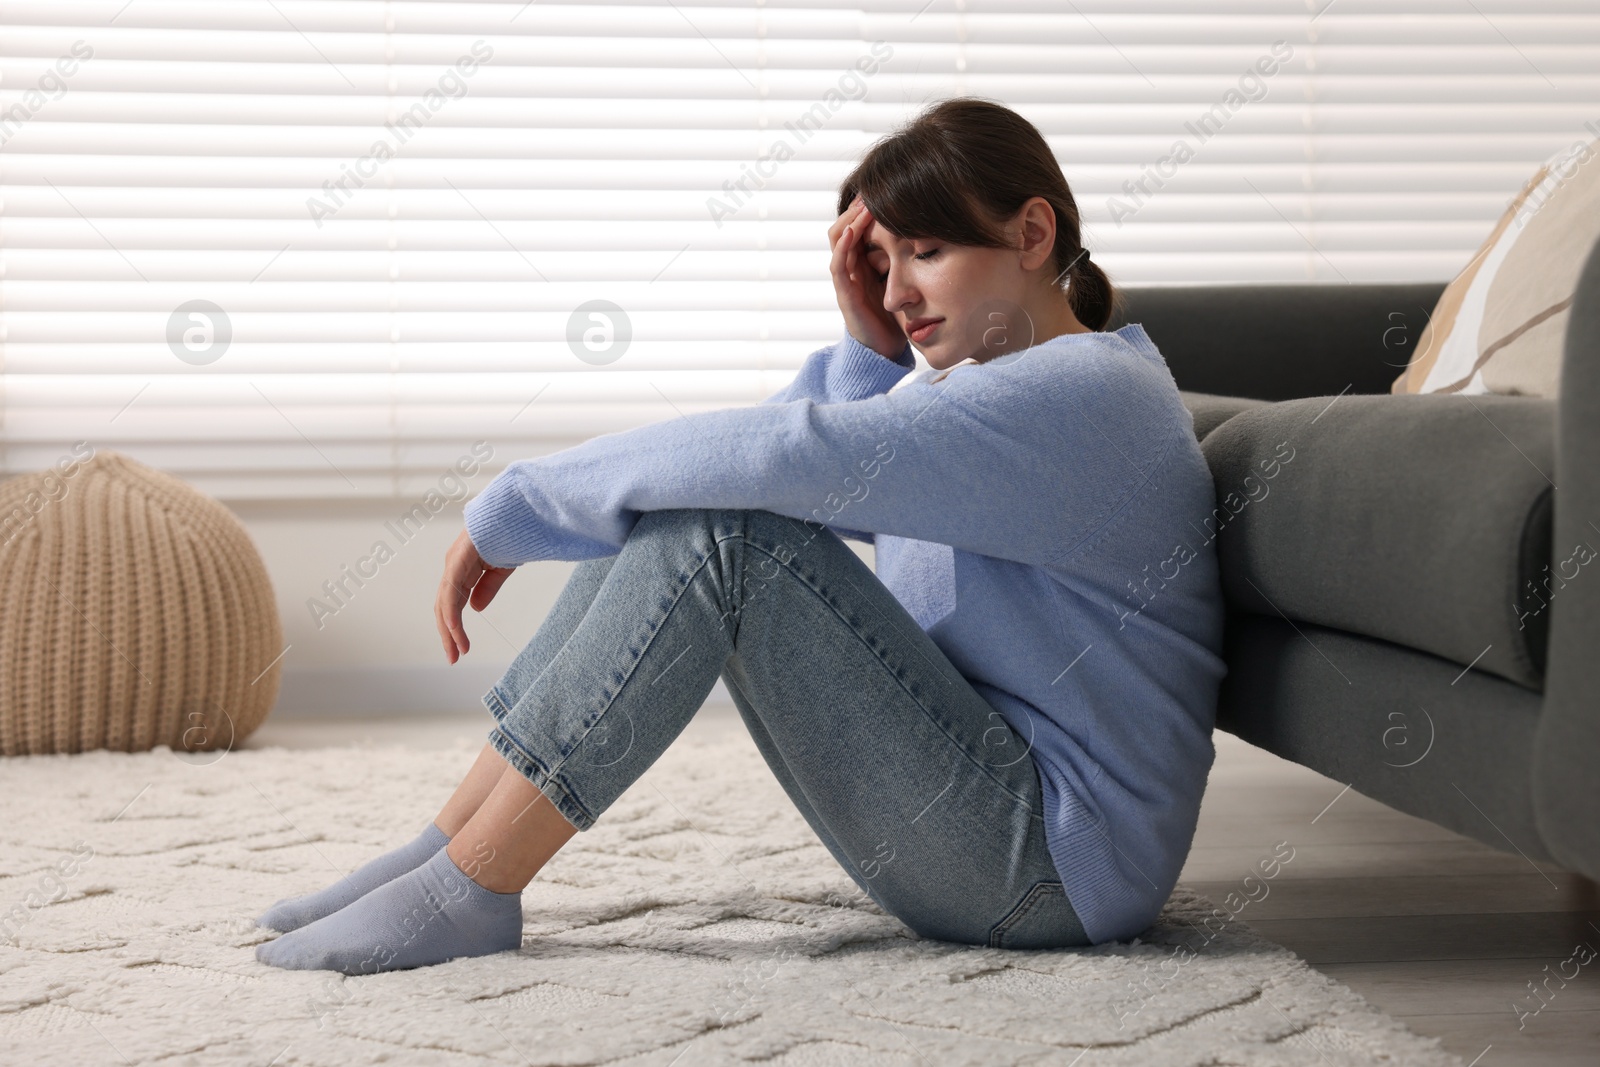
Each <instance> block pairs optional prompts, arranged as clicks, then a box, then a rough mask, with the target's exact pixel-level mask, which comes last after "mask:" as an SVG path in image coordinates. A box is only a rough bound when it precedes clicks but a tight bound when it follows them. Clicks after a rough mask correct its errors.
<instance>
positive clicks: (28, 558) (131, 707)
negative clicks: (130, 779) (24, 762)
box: [0, 442, 283, 756]
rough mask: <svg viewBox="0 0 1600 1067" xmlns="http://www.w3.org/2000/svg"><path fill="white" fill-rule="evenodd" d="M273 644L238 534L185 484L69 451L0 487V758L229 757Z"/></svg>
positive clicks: (272, 696)
mask: <svg viewBox="0 0 1600 1067" xmlns="http://www.w3.org/2000/svg"><path fill="white" fill-rule="evenodd" d="M86 455H87V456H88V458H87V459H85V458H83V457H84V456H86ZM282 651H283V628H282V624H281V623H280V622H279V619H278V608H277V602H276V600H275V599H274V597H273V593H272V584H271V581H270V580H269V578H268V577H267V569H266V567H265V566H264V565H263V564H262V562H261V556H260V555H259V554H258V553H257V551H256V548H255V544H254V543H253V542H252V541H251V540H250V534H249V533H248V532H247V531H246V530H245V528H244V525H243V524H242V523H240V522H239V520H238V519H237V518H236V517H235V516H234V514H233V513H232V512H231V511H229V510H228V509H227V508H226V507H224V506H223V505H222V504H220V503H218V502H217V501H216V500H213V499H211V498H210V497H208V496H205V495H204V494H203V493H201V492H199V491H198V490H197V489H195V488H194V487H193V486H191V485H189V484H188V483H186V482H184V481H182V480H180V479H178V478H175V477H173V476H172V475H170V474H165V473H163V472H161V471H158V470H155V469H153V468H151V467H147V466H145V465H144V464H142V463H139V462H137V461H136V460H133V459H130V458H128V457H127V456H124V455H121V454H120V453H117V452H112V451H104V450H102V451H100V452H98V453H96V452H94V450H93V449H92V448H90V447H88V446H87V445H85V444H84V443H82V442H80V443H79V445H78V452H77V456H76V457H71V456H65V457H63V458H62V460H61V462H59V463H57V464H56V466H55V467H54V468H51V469H48V470H46V471H43V472H41V473H38V474H25V475H21V476H18V477H15V478H12V479H10V480H8V481H5V482H0V754H4V755H7V756H13V755H28V754H34V753H46V752H81V751H84V750H86V749H93V748H110V749H119V750H121V751H125V752H133V751H137V750H141V749H149V748H154V747H155V746H156V745H162V744H165V745H169V746H171V747H172V749H173V750H174V751H175V752H198V751H214V750H218V749H227V748H231V747H232V746H233V745H234V744H235V743H237V742H238V741H240V740H242V739H243V738H244V737H246V736H247V735H248V734H249V733H250V732H251V731H253V730H254V729H255V728H256V727H257V726H259V725H260V724H261V721H262V720H263V719H265V718H266V716H267V712H268V711H269V710H271V708H272V704H273V701H275V700H276V699H277V695H278V683H279V681H280V673H281V671H282V660H281V658H280V655H279V654H280V653H281V652H282Z"/></svg>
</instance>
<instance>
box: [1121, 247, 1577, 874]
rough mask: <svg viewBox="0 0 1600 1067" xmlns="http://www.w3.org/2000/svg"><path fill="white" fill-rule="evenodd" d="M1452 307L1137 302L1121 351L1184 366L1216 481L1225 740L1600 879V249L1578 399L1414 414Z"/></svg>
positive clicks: (1131, 299) (1425, 403)
mask: <svg viewBox="0 0 1600 1067" xmlns="http://www.w3.org/2000/svg"><path fill="white" fill-rule="evenodd" d="M1444 285H1445V283H1444V282H1437V283H1423V284H1383V285H1344V284H1334V285H1246V286H1201V287H1151V288H1142V289H1131V288H1130V289H1127V290H1124V294H1125V297H1126V300H1127V305H1126V308H1125V309H1124V311H1123V312H1122V313H1121V314H1120V315H1119V316H1118V317H1117V318H1116V319H1115V320H1114V321H1113V322H1112V323H1111V324H1110V325H1109V326H1108V327H1107V328H1108V329H1115V328H1116V327H1118V326H1121V325H1123V324H1124V323H1126V322H1139V323H1142V324H1143V325H1144V328H1145V330H1146V332H1148V333H1149V335H1150V337H1151V338H1152V339H1153V340H1154V341H1155V342H1156V344H1157V345H1158V346H1159V347H1160V348H1161V350H1162V352H1163V353H1164V354H1165V355H1166V357H1167V361H1168V365H1169V366H1170V367H1171V369H1172V373H1173V376H1174V378H1175V379H1176V380H1177V382H1178V386H1179V388H1180V389H1181V390H1183V391H1184V395H1185V399H1186V402H1187V403H1188V405H1189V409H1190V412H1191V413H1192V414H1193V415H1194V420H1195V433H1196V435H1197V436H1198V437H1199V438H1200V439H1201V448H1202V450H1203V452H1204V453H1205V455H1206V458H1207V460H1208V461H1209V463H1210V466H1211V470H1212V474H1213V477H1214V478H1215V481H1216V488H1217V499H1218V509H1217V511H1216V512H1214V513H1213V516H1212V519H1211V520H1210V521H1208V522H1206V523H1205V524H1203V525H1204V529H1203V530H1200V531H1199V532H1197V534H1196V536H1197V537H1201V538H1206V539H1209V538H1214V539H1215V543H1216V546H1217V551H1218V554H1219V559H1220V562H1221V571H1222V578H1223V586H1224V590H1225V594H1226V596H1227V600H1228V605H1229V618H1228V627H1227V639H1226V640H1227V647H1226V651H1225V657H1226V659H1227V663H1228V675H1227V677H1226V679H1225V680H1224V682H1223V686H1222V692H1221V697H1220V703H1219V706H1218V713H1217V726H1218V727H1219V728H1220V729H1223V730H1226V731H1228V732H1230V733H1232V734H1235V735H1237V736H1238V737H1240V738H1242V739H1243V740H1245V741H1248V742H1250V743H1251V744H1254V745H1257V746H1259V747H1261V748H1264V749H1267V750H1268V751H1271V752H1274V753H1276V754H1277V755H1279V756H1282V757H1284V758H1285V759H1289V760H1293V761H1294V762H1296V763H1300V764H1303V765H1304V766H1307V767H1310V768H1312V769H1313V770H1316V771H1318V772H1320V773H1322V774H1325V775H1327V776H1328V777H1330V778H1334V779H1336V780H1338V781H1339V782H1345V783H1350V784H1351V786H1352V788H1354V789H1356V790H1358V791H1359V792H1361V793H1364V794H1366V795H1367V796H1370V797H1373V798H1374V799H1377V800H1380V801H1382V802H1384V803H1385V804H1388V805H1390V806H1392V807H1394V808H1398V809H1399V810H1401V811H1405V812H1409V813H1410V814H1413V815H1417V816H1420V817H1422V818H1425V819H1429V820H1431V821H1433V822H1435V823H1438V824H1439V825H1442V826H1445V827H1448V828H1449V829H1451V830H1455V831H1457V832H1459V833H1462V834H1465V835H1467V836H1470V837H1473V838H1476V839H1478V840H1480V841H1483V842H1485V843H1487V844H1489V845H1492V846H1494V847H1496V848H1499V849H1502V850H1505V851H1508V852H1509V851H1516V852H1520V853H1522V854H1523V855H1525V856H1528V857H1531V858H1533V859H1537V860H1541V861H1548V862H1553V863H1556V864H1559V865H1561V866H1563V867H1566V868H1567V869H1569V870H1572V871H1575V872H1578V873H1581V874H1583V875H1586V876H1588V877H1589V878H1591V879H1593V878H1600V556H1596V552H1597V550H1600V245H1597V246H1596V248H1595V249H1594V250H1593V251H1591V253H1590V255H1589V257H1588V261H1587V263H1586V265H1585V268H1584V271H1583V274H1582V278H1581V280H1580V284H1579V291H1578V294H1577V296H1576V297H1575V298H1574V301H1573V305H1572V308H1571V321H1570V326H1569V329H1568V332H1567V337H1566V350H1565V355H1564V361H1563V367H1562V379H1561V396H1560V399H1559V400H1554V401H1552V400H1542V399H1535V398H1530V397H1507V396H1462V395H1451V396H1440V395H1425V396H1393V395H1390V393H1389V391H1388V390H1389V385H1390V382H1392V381H1393V379H1394V378H1395V376H1396V375H1397V374H1399V372H1400V369H1401V367H1403V366H1404V365H1405V363H1406V362H1407V361H1408V360H1409V359H1410V358H1411V355H1412V353H1413V351H1414V348H1415V344H1416V341H1417V337H1418V335H1419V334H1420V332H1421V329H1422V327H1423V325H1424V324H1425V323H1426V321H1427V318H1428V316H1429V314H1430V313H1431V311H1432V309H1433V305H1434V303H1435V301H1437V299H1438V297H1439V294H1440V292H1442V291H1443V289H1444ZM1557 486H1559V487H1560V490H1559V492H1557V488H1556V487H1557ZM1330 799H1331V798H1330Z"/></svg>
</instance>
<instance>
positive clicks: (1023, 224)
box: [1014, 196, 1056, 271]
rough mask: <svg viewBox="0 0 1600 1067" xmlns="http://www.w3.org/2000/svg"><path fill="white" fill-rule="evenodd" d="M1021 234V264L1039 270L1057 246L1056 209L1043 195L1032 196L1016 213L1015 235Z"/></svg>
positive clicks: (1026, 268) (1024, 268)
mask: <svg viewBox="0 0 1600 1067" xmlns="http://www.w3.org/2000/svg"><path fill="white" fill-rule="evenodd" d="M1018 236H1020V238H1021V241H1020V244H1021V247H1020V248H1019V249H1018V252H1019V253H1020V257H1021V258H1020V260H1019V265H1020V266H1021V267H1022V269H1023V270H1029V271H1031V270H1038V269H1039V268H1040V267H1041V266H1043V265H1044V264H1046V263H1048V262H1049V261H1050V256H1051V253H1052V252H1054V251H1055V246H1056V211H1055V208H1053V207H1051V206H1050V201H1048V200H1046V199H1045V198H1044V197H1042V196H1035V197H1030V198H1029V199H1028V201H1027V203H1025V204H1023V205H1022V208H1021V210H1019V211H1018V212H1017V214H1016V230H1015V233H1014V239H1015V237H1018Z"/></svg>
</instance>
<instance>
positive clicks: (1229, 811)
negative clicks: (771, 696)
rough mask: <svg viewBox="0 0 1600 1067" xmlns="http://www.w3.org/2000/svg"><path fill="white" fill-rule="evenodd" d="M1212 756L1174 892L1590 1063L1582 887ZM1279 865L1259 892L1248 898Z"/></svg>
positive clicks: (358, 737)
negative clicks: (1264, 871) (1193, 895)
mask: <svg viewBox="0 0 1600 1067" xmlns="http://www.w3.org/2000/svg"><path fill="white" fill-rule="evenodd" d="M488 728H489V720H488V718H487V716H484V717H448V718H444V717H441V718H438V719H421V718H419V719H407V720H404V721H399V722H396V721H389V722H384V723H377V722H374V721H372V720H343V721H337V720H318V721H310V720H304V719H275V720H271V721H268V722H267V723H266V724H265V725H264V726H262V728H261V729H260V730H258V731H257V732H256V734H255V735H254V736H252V737H251V738H250V739H249V740H248V741H247V742H246V743H245V745H243V746H242V747H245V748H256V747H260V746H263V745H284V746H287V747H295V748H304V747H317V746H322V745H329V744H359V743H363V742H373V743H380V744H391V743H399V744H406V745H417V746H432V745H437V744H439V743H442V742H446V741H448V740H450V739H453V738H456V737H468V738H472V739H474V740H481V739H482V738H483V737H484V736H485V734H486V733H487V732H488ZM742 729H743V726H742V724H741V723H740V721H739V719H738V716H737V714H736V713H735V712H734V711H733V709H732V708H731V707H721V706H717V705H710V704H708V705H707V706H706V707H705V708H704V709H703V710H702V711H701V713H700V714H699V715H698V716H697V717H696V719H695V721H694V722H693V723H692V724H691V725H690V727H689V731H690V733H691V734H699V735H702V736H714V735H715V734H716V733H717V732H719V731H723V730H742ZM1216 744H1217V762H1216V765H1215V767H1214V768H1213V769H1212V772H1211V779H1210V787H1209V789H1208V791H1207V793H1206V798H1205V802H1204V804H1203V805H1202V807H1201V812H1200V826H1199V829H1198V831H1197V832H1196V835H1195V842H1194V848H1193V851H1192V852H1191V854H1190V856H1189V860H1188V863H1187V864H1186V865H1185V866H1184V872H1183V878H1182V880H1183V882H1184V883H1185V884H1186V885H1188V886H1190V887H1192V888H1194V889H1197V890H1199V891H1200V892H1203V893H1206V894H1207V895H1208V896H1210V897H1211V898H1212V899H1213V900H1215V901H1218V902H1219V904H1220V903H1221V902H1223V901H1225V900H1226V899H1227V898H1228V894H1229V893H1235V894H1237V896H1236V897H1235V898H1234V901H1235V903H1234V904H1233V905H1232V908H1231V909H1230V910H1237V911H1238V919H1239V920H1240V921H1244V922H1247V923H1249V924H1250V925H1251V926H1252V927H1253V928H1255V929H1256V930H1258V931H1259V932H1260V933H1262V934H1263V935H1265V936H1266V937H1269V938H1271V939H1272V940H1273V941H1276V942H1277V943H1278V944H1281V945H1283V946H1285V947H1287V948H1289V949H1290V950H1292V951H1293V952H1295V953H1297V954H1298V955H1300V956H1301V957H1302V958H1304V959H1305V960H1306V962H1307V963H1309V964H1310V965H1311V966H1313V967H1315V968H1316V969H1317V970H1319V971H1321V972H1322V973H1323V974H1326V975H1327V976H1328V977H1330V978H1332V979H1334V980H1336V981H1338V982H1341V983H1343V984H1344V985H1346V986H1348V987H1350V988H1351V989H1353V990H1355V991H1356V992H1357V993H1359V994H1360V995H1361V996H1363V997H1365V998H1366V1000H1367V1001H1368V1002H1369V1003H1371V1004H1373V1005H1374V1006H1375V1007H1377V1008H1378V1009H1379V1010H1381V1011H1384V1012H1386V1013H1388V1014H1389V1015H1391V1016H1394V1017H1395V1018H1397V1019H1400V1020H1401V1021H1402V1022H1404V1023H1405V1024H1406V1025H1407V1026H1409V1027H1410V1028H1411V1029H1412V1030H1414V1031H1415V1032H1416V1033H1419V1034H1424V1035H1428V1036H1433V1037H1438V1038H1439V1039H1440V1040H1441V1042H1442V1043H1443V1044H1444V1046H1445V1047H1446V1048H1447V1049H1449V1050H1450V1051H1451V1052H1454V1053H1455V1054H1457V1055H1459V1056H1460V1057H1461V1059H1462V1060H1463V1061H1464V1062H1465V1063H1467V1064H1470V1065H1472V1067H1556V1065H1560V1067H1578V1065H1582V1067H1595V1065H1596V1064H1600V957H1595V956H1594V953H1596V952H1600V898H1597V894H1596V887H1595V885H1594V883H1592V882H1590V881H1588V880H1587V879H1583V878H1580V877H1577V876H1574V875H1571V874H1567V873H1565V872H1564V871H1562V870H1561V869H1560V868H1558V867H1554V866H1551V865H1548V864H1538V863H1533V862H1532V861H1530V860H1526V859H1524V858H1522V857H1521V856H1519V855H1517V854H1516V853H1514V852H1500V851H1498V850H1496V849H1493V848H1490V847H1489V846H1487V845H1483V844H1479V843H1478V842H1476V841H1473V840H1471V839H1469V838H1465V837H1462V836H1460V835H1459V834H1455V833H1452V832H1451V831H1449V830H1445V829H1443V828H1441V827H1437V826H1435V825H1433V824H1432V823H1430V822H1427V821H1425V820H1422V819H1417V818H1413V817H1411V816H1409V815H1403V814H1401V813H1399V812H1397V811H1393V810H1392V809H1390V808H1388V807H1386V806H1384V805H1383V804H1380V803H1378V802H1377V801H1374V800H1370V799H1368V798H1367V797H1364V796H1362V795H1361V794H1359V793H1357V792H1355V791H1354V790H1345V789H1344V787H1343V785H1342V784H1341V783H1339V782H1335V781H1332V780H1331V779H1328V778H1324V777H1323V776H1322V775H1320V774H1317V773H1316V772H1314V771H1310V770H1307V769H1306V768H1304V767H1300V766H1298V765H1296V764H1293V763H1289V762H1287V761H1285V760H1281V759H1279V758H1278V757H1276V756H1273V755H1271V754H1269V753H1267V752H1263V751H1261V750H1260V749H1256V748H1253V747H1251V746H1250V745H1247V744H1245V743H1244V742H1242V741H1239V740H1238V739H1237V738H1234V737H1233V736H1232V735H1230V734H1225V733H1221V732H1218V733H1217V734H1216ZM1280 843H1286V844H1284V845H1282V846H1281V847H1280ZM1290 849H1293V858H1292V859H1290V860H1289V861H1288V862H1287V863H1284V864H1283V865H1282V866H1281V867H1280V868H1277V874H1276V876H1275V877H1274V878H1272V879H1271V880H1270V881H1263V880H1260V877H1259V874H1258V875H1257V880H1253V881H1251V882H1250V883H1248V884H1247V883H1246V882H1245V878H1246V876H1248V875H1251V874H1253V873H1256V872H1257V865H1258V864H1259V863H1260V861H1262V860H1263V859H1270V858H1272V857H1273V855H1274V853H1275V850H1276V853H1277V855H1279V856H1287V855H1289V850H1290ZM1263 887H1264V888H1265V890H1266V893H1265V896H1263V895H1262V888H1263ZM1246 897H1249V898H1253V899H1250V901H1249V903H1246V904H1243V905H1242V906H1241V905H1239V904H1238V903H1237V902H1238V901H1239V900H1242V899H1244V898H1246ZM1575 950H1576V951H1577V952H1578V953H1579V955H1578V956H1577V957H1576V959H1574V958H1573V957H1574V952H1575ZM1564 961H1565V962H1564ZM1584 961H1587V962H1586V963H1585V962H1584ZM1574 972H1576V974H1574ZM1563 975H1564V976H1566V977H1563ZM1530 983H1531V985H1530ZM1533 987H1538V988H1539V989H1540V990H1541V992H1542V994H1543V1000H1542V1001H1541V1000H1540V999H1538V998H1537V997H1536V996H1535V995H1534V993H1533V991H1532V990H1533ZM1541 1004H1542V1007H1541Z"/></svg>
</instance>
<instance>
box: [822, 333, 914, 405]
mask: <svg viewBox="0 0 1600 1067" xmlns="http://www.w3.org/2000/svg"><path fill="white" fill-rule="evenodd" d="M916 365H917V357H916V356H915V354H913V353H912V351H911V342H910V341H907V342H906V343H905V344H904V345H903V346H901V348H900V351H899V353H898V354H897V355H896V356H895V357H894V358H893V359H889V358H888V357H886V356H884V355H883V354H882V353H880V352H876V351H874V350H873V349H870V348H868V347H867V346H866V345H864V344H862V343H861V342H860V341H857V340H856V339H855V338H854V337H853V336H851V334H850V331H848V330H846V331H845V335H844V339H843V340H842V341H840V342H839V349H838V351H837V353H836V354H835V357H834V360H833V362H832V364H831V365H830V366H829V367H828V379H829V381H828V395H829V396H832V397H837V398H838V399H840V400H860V399H862V398H864V397H869V396H877V395H878V394H879V393H885V392H888V391H889V389H890V388H891V387H892V386H893V385H894V383H895V382H898V381H899V380H900V379H901V378H904V377H905V376H906V374H907V372H909V371H911V370H912V369H913V368H915V367H916Z"/></svg>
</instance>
